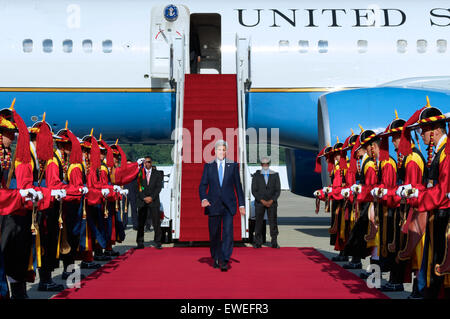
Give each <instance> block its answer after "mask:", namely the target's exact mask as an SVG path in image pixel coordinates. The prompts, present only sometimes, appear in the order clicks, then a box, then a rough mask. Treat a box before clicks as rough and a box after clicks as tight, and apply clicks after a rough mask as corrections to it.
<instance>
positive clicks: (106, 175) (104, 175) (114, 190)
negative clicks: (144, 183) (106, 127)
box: [94, 134, 121, 260]
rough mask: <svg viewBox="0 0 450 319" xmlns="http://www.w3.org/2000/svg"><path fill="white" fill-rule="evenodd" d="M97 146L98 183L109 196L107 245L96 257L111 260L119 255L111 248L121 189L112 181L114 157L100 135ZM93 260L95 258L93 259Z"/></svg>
mask: <svg viewBox="0 0 450 319" xmlns="http://www.w3.org/2000/svg"><path fill="white" fill-rule="evenodd" d="M98 144H99V147H100V160H101V167H100V181H101V182H102V183H103V185H104V187H105V188H106V187H107V188H108V189H109V190H110V196H108V199H107V201H105V203H104V205H105V206H106V207H104V209H105V211H107V213H106V214H107V217H105V220H104V221H105V228H106V239H107V244H106V248H105V251H104V252H102V251H99V252H98V254H97V253H96V257H97V256H98V257H100V258H104V260H111V258H112V257H117V256H119V255H120V253H119V252H117V251H114V250H113V248H112V246H113V245H114V244H115V243H116V239H117V223H116V221H117V211H118V210H119V207H118V205H117V204H118V203H119V200H120V191H121V188H120V186H119V185H114V183H113V181H112V176H111V173H112V170H113V168H114V155H113V151H112V149H111V147H110V146H109V145H108V144H107V143H106V142H105V141H104V140H102V135H101V134H100V137H99V140H98ZM94 258H95V257H94ZM98 260H100V259H98Z"/></svg>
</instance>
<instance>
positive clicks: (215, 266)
mask: <svg viewBox="0 0 450 319" xmlns="http://www.w3.org/2000/svg"><path fill="white" fill-rule="evenodd" d="M213 267H214V268H220V264H219V260H218V259H216V260H214V264H213Z"/></svg>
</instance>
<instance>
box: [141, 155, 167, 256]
mask: <svg viewBox="0 0 450 319" xmlns="http://www.w3.org/2000/svg"><path fill="white" fill-rule="evenodd" d="M163 178H164V174H163V172H162V171H158V170H157V169H156V167H154V166H152V158H151V157H150V156H146V157H145V160H144V167H143V168H142V170H141V171H140V172H139V175H138V194H137V209H138V231H137V237H136V242H137V248H138V249H141V248H144V226H145V220H146V219H147V214H149V213H150V214H151V217H152V224H153V229H154V231H155V237H154V241H155V247H156V248H158V249H162V246H161V217H160V212H159V207H160V201H159V193H160V192H161V189H162V187H163Z"/></svg>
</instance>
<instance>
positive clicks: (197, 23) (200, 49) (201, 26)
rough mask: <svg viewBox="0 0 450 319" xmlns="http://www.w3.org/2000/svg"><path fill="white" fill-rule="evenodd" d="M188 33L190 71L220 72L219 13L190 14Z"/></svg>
mask: <svg viewBox="0 0 450 319" xmlns="http://www.w3.org/2000/svg"><path fill="white" fill-rule="evenodd" d="M189 35H190V41H189V46H190V50H189V51H190V69H191V73H202V74H205V73H209V74H219V73H221V72H222V70H221V65H222V56H221V45H222V41H221V16H220V14H218V13H194V14H191V21H190V33H189Z"/></svg>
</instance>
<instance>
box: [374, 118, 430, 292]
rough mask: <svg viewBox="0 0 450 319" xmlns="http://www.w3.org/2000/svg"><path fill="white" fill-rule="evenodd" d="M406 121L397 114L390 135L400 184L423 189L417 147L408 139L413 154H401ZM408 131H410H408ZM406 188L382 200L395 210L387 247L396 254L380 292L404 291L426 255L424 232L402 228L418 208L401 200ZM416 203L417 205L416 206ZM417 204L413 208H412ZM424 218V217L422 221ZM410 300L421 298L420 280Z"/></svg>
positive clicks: (421, 160) (423, 174)
mask: <svg viewBox="0 0 450 319" xmlns="http://www.w3.org/2000/svg"><path fill="white" fill-rule="evenodd" d="M405 124H406V121H405V120H403V119H399V118H398V115H397V112H396V118H395V119H394V120H393V121H392V122H391V124H390V126H389V129H388V131H387V132H386V135H387V136H391V137H392V144H393V145H394V148H395V152H396V153H397V166H398V170H397V184H398V185H406V184H408V185H412V187H413V188H421V187H422V188H423V185H424V183H425V182H426V172H427V171H426V170H425V159H424V158H423V155H422V153H421V152H420V150H419V149H418V148H417V147H416V146H415V144H414V143H413V142H412V141H411V140H409V144H410V148H411V152H410V153H409V154H408V155H406V156H404V155H403V154H401V153H400V150H399V144H400V138H401V134H402V131H403V130H404V129H405ZM406 129H407V130H408V128H406ZM402 191H403V187H401V186H400V187H399V188H398V189H397V190H396V191H394V190H392V189H391V190H388V193H387V195H386V196H384V197H383V198H387V201H388V202H390V203H392V205H393V206H395V207H396V210H395V213H394V219H393V235H392V241H391V242H390V243H389V244H388V250H389V252H391V253H394V256H395V258H394V259H393V260H392V264H391V270H390V276H389V281H388V282H387V283H386V284H385V285H383V286H381V291H403V290H404V287H403V283H406V282H411V273H412V272H413V273H415V274H416V276H417V271H418V270H419V268H420V264H421V260H422V252H423V241H424V236H423V231H422V232H420V231H419V232H416V230H414V231H407V230H405V229H403V228H402V227H401V226H403V225H404V224H405V222H406V220H407V218H408V215H410V214H417V213H416V212H415V211H414V210H413V206H416V205H417V200H416V199H408V200H406V199H405V198H404V197H402ZM413 202H415V203H413ZM412 204H414V205H412ZM422 219H423V218H422ZM408 298H409V299H417V298H421V295H420V293H419V291H418V289H417V278H415V279H414V283H413V291H412V293H411V295H410V296H409V297H408Z"/></svg>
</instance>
